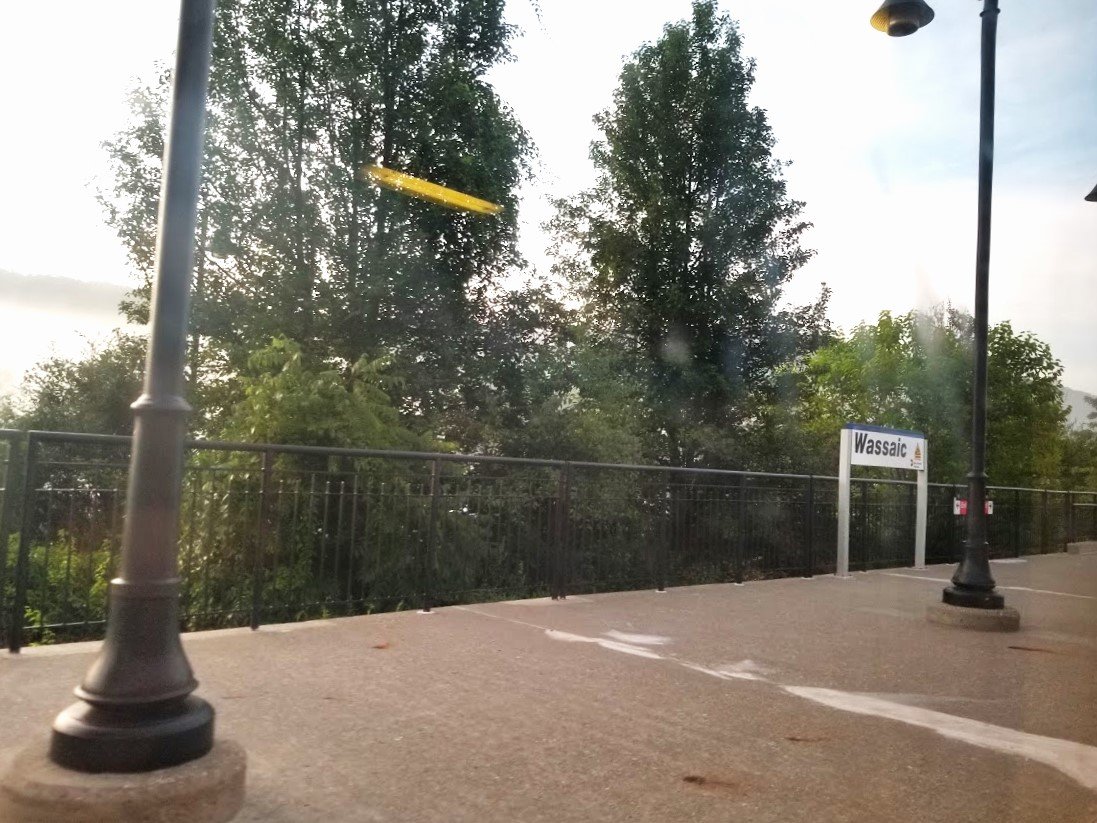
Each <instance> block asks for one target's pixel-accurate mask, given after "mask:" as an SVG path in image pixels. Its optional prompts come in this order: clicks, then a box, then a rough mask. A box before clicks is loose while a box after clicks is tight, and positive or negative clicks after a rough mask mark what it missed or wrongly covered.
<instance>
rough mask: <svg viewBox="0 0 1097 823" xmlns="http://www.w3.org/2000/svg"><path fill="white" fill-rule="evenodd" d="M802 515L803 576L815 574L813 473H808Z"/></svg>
mask: <svg viewBox="0 0 1097 823" xmlns="http://www.w3.org/2000/svg"><path fill="white" fill-rule="evenodd" d="M805 506H806V511H805V512H804V517H805V521H806V525H807V547H808V548H807V555H808V556H807V573H806V574H805V575H804V577H813V576H814V575H815V475H814V474H809V475H808V489H807V502H806V504H805Z"/></svg>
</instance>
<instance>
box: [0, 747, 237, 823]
mask: <svg viewBox="0 0 1097 823" xmlns="http://www.w3.org/2000/svg"><path fill="white" fill-rule="evenodd" d="M246 771H247V757H246V755H245V754H244V750H243V748H242V747H240V746H239V745H238V744H236V743H233V742H232V741H227V740H219V741H217V744H216V745H215V746H214V747H213V749H212V750H211V751H210V752H209V753H208V754H207V755H206V756H205V757H201V758H199V759H198V760H192V761H191V762H189V763H184V764H183V765H182V766H173V767H172V768H169V769H158V770H157V771H152V772H145V773H143V774H88V773H87V772H78V771H72V770H71V769H65V768H62V767H61V766H58V765H57V764H56V763H54V762H53V761H52V760H51V759H50V757H49V755H48V754H47V750H46V745H45V741H42V742H40V743H38V744H37V745H34V746H31V747H29V748H27V749H24V750H23V751H22V752H20V753H19V754H17V755H16V756H15V759H14V761H13V762H12V764H11V767H10V768H9V769H8V770H7V772H6V773H5V774H4V775H3V777H2V778H0V820H3V821H4V823H58V821H65V823H118V821H122V820H124V821H126V823H225V821H228V820H232V818H233V817H235V816H236V814H237V813H238V812H239V811H240V808H241V806H242V805H243V803H244V783H245V776H246Z"/></svg>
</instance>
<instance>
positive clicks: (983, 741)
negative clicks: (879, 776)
mask: <svg viewBox="0 0 1097 823" xmlns="http://www.w3.org/2000/svg"><path fill="white" fill-rule="evenodd" d="M781 688H782V689H783V690H784V691H786V692H788V693H789V694H793V695H796V696H797V697H803V698H806V699H807V700H812V701H814V702H816V703H821V704H823V705H824V706H829V707H830V708H832V709H840V710H841V711H844V712H853V713H854V714H867V715H871V716H873V717H884V718H887V719H888V720H898V721H899V722H901V723H906V724H908V725H911V726H920V727H921V728H923V729H930V730H931V731H935V732H937V734H939V735H941V736H943V737H947V738H949V739H950V740H959V741H961V742H963V743H970V744H971V745H972V746H978V747H980V748H983V749H992V750H994V751H997V752H1002V753H1003V754H1013V755H1018V756H1020V757H1027V758H1028V759H1029V760H1035V761H1037V762H1039V763H1043V764H1045V765H1047V766H1051V767H1052V768H1053V769H1058V770H1059V771H1061V772H1062V773H1063V774H1065V775H1067V776H1068V777H1071V778H1073V779H1074V780H1076V781H1077V782H1078V783H1081V784H1082V785H1083V786H1085V787H1086V788H1087V789H1092V790H1093V791H1097V747H1094V746H1087V745H1085V744H1084V743H1074V742H1073V741H1070V740H1060V739H1058V738H1056V737H1044V736H1043V735H1039V734H1029V733H1028V732H1021V731H1017V730H1016V729H1007V728H1005V727H1003V726H994V725H992V724H990V723H983V722H982V721H980V720H971V719H970V718H967V717H957V716H956V715H954V714H945V713H944V712H935V711H933V710H931V709H922V708H919V707H917V706H906V705H903V704H902V703H893V702H891V701H890V700H881V699H880V698H878V697H874V696H872V695H865V694H852V693H850V692H842V691H837V690H836V689H817V688H810V687H806V686H782V687H781Z"/></svg>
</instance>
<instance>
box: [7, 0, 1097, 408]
mask: <svg viewBox="0 0 1097 823" xmlns="http://www.w3.org/2000/svg"><path fill="white" fill-rule="evenodd" d="M538 5H539V6H540V13H539V14H538V13H537V11H536V10H535V7H534V4H533V3H532V2H531V0H509V3H508V7H507V15H508V19H509V20H510V22H512V23H514V24H515V25H516V26H518V27H519V28H520V29H521V30H522V34H521V35H520V36H519V37H518V38H517V39H516V40H515V42H514V45H513V51H514V60H513V61H512V62H511V63H509V64H507V65H505V66H502V67H498V68H496V69H494V70H493V71H492V73H491V75H490V78H491V80H492V82H493V83H494V84H495V86H496V88H497V89H498V91H499V93H500V95H501V96H502V97H503V98H504V99H505V100H506V101H507V102H508V103H509V104H510V105H511V106H512V107H513V108H514V110H515V112H516V113H517V115H518V117H519V119H520V120H521V121H522V123H523V124H524V125H525V127H526V128H527V130H528V131H529V132H530V134H531V136H532V137H533V140H534V142H535V143H536V144H537V147H538V150H539V164H538V170H537V179H536V180H535V181H534V182H532V183H531V184H530V185H528V186H527V187H526V190H525V192H524V197H523V205H522V211H521V221H522V227H523V229H522V247H523V251H524V253H525V255H526V257H527V259H529V260H530V261H531V263H532V264H533V265H534V266H536V267H538V268H541V269H544V268H545V267H547V263H548V258H547V257H546V254H545V245H546V237H545V235H544V233H543V231H542V230H541V229H540V224H541V223H543V221H544V220H545V219H547V217H548V216H549V215H550V209H549V206H548V203H547V199H548V197H550V196H558V195H568V194H573V193H575V192H577V191H579V190H581V189H582V188H584V187H585V186H587V185H589V183H590V182H591V179H592V177H593V169H592V166H591V163H590V160H589V156H588V151H589V144H590V141H591V140H592V139H593V138H594V137H595V130H594V126H593V125H592V122H591V118H592V116H593V115H594V114H595V113H596V112H598V111H599V110H601V109H603V108H605V107H606V106H607V105H608V104H609V102H610V100H611V96H612V93H613V89H614V87H615V85H616V82H617V76H618V74H619V72H620V69H621V66H622V63H623V60H624V59H625V58H626V57H627V55H628V54H630V53H631V52H632V51H634V50H635V49H636V48H637V47H638V46H639V45H640V44H641V43H643V42H645V41H651V40H654V39H656V38H657V37H658V36H659V34H660V32H661V29H662V26H663V25H664V24H665V23H666V22H668V21H673V20H679V19H682V18H685V17H687V16H688V14H689V2H688V0H597V2H590V0H582V2H580V0H540V3H539V4H538ZM932 5H934V7H935V10H936V12H937V16H936V19H935V20H934V21H933V23H932V24H931V25H930V26H928V27H927V28H926V29H924V30H923V31H920V32H918V33H917V34H916V35H914V36H911V37H907V38H889V37H886V36H884V35H882V34H880V33H879V32H876V31H875V30H873V29H872V28H871V27H870V26H869V24H868V18H869V16H870V15H871V14H872V12H873V11H874V10H875V7H876V5H875V3H874V2H867V3H862V2H859V1H857V2H855V1H854V0H843V1H842V2H840V3H819V2H818V1H817V0H785V2H782V3H774V2H773V0H723V2H722V3H721V6H722V8H723V10H725V11H727V12H728V13H730V14H731V15H732V17H733V18H735V19H737V20H738V21H739V25H740V33H741V35H742V39H743V50H744V52H745V54H746V55H748V56H749V57H751V58H753V59H755V60H756V62H757V82H756V84H755V88H754V91H753V94H752V100H753V102H754V103H755V104H756V105H758V106H760V107H762V108H764V109H766V111H767V113H768V117H769V122H770V124H771V126H772V128H773V131H774V133H775V136H776V138H777V147H776V154H777V156H778V157H780V158H782V159H784V160H787V161H790V162H791V165H790V166H789V167H788V168H787V170H786V176H787V178H788V182H789V191H790V193H791V194H792V196H794V197H795V198H797V199H799V200H803V201H804V202H805V203H806V207H805V216H806V218H807V219H808V220H809V221H811V222H812V223H813V224H814V228H813V229H812V230H811V231H810V232H809V233H808V235H807V236H806V238H805V243H806V245H808V246H809V247H810V248H813V249H815V251H816V256H815V258H814V259H813V260H812V261H811V262H810V263H809V264H808V265H806V266H805V267H804V268H803V269H801V270H800V271H799V272H798V273H797V275H796V276H795V278H794V280H793V281H792V283H791V284H790V286H789V288H788V290H787V293H786V294H787V298H788V300H789V301H790V302H793V303H804V302H807V301H809V300H811V299H813V298H814V297H815V296H816V295H817V294H818V291H819V288H820V284H821V283H823V282H826V283H827V284H828V285H829V286H830V287H831V288H832V289H833V292H834V295H833V298H832V302H831V317H832V319H833V320H834V321H835V322H836V323H837V324H838V325H839V326H840V327H842V328H843V329H846V330H848V329H850V328H851V327H853V326H854V325H856V324H857V323H859V322H863V321H872V320H873V319H874V318H875V317H876V315H877V314H878V313H879V312H880V311H882V310H891V311H893V312H905V311H908V310H910V309H912V308H922V307H928V306H930V305H933V304H934V303H938V302H942V301H946V300H947V301H951V302H952V303H953V304H954V305H957V306H959V307H962V308H966V309H968V310H970V309H971V307H972V302H973V291H974V260H975V216H976V211H975V209H976V148H977V137H978V94H979V29H980V25H979V14H978V12H979V5H978V4H977V3H974V2H970V0H935V1H934V2H933V3H932ZM1002 6H1003V10H1002V14H1001V17H1000V21H999V43H998V117H997V133H996V156H995V189H994V211H993V221H994V222H993V233H992V251H991V286H990V317H991V322H998V321H1002V320H1010V321H1011V322H1012V323H1013V325H1014V328H1015V329H1018V330H1026V331H1031V332H1033V333H1035V334H1036V335H1038V336H1039V337H1040V338H1041V339H1043V340H1045V341H1046V342H1048V343H1049V344H1050V345H1051V347H1052V350H1053V352H1054V353H1055V355H1056V356H1057V357H1059V359H1060V360H1061V361H1062V363H1063V366H1064V370H1065V374H1064V383H1065V384H1066V385H1068V386H1073V387H1075V388H1078V389H1082V390H1085V391H1089V392H1091V393H1097V358H1095V357H1093V356H1092V353H1093V351H1094V349H1095V348H1097V347H1095V345H1094V344H1095V342H1097V333H1095V331H1094V329H1095V323H1094V321H1095V315H1097V205H1095V204H1092V203H1086V202H1084V201H1083V199H1082V198H1083V195H1085V194H1086V193H1087V192H1088V191H1089V190H1090V189H1091V188H1093V186H1094V185H1095V184H1097V50H1095V49H1093V47H1092V44H1093V43H1095V42H1097V3H1094V2H1093V0H1041V2H1038V3H1036V2H1019V0H1002ZM177 10H178V7H177V5H176V4H174V3H171V2H157V3H151V2H148V0H111V2H109V3H95V4H90V3H86V2H78V1H77V0H58V2H55V3H49V4H39V3H18V4H16V3H11V4H4V6H3V7H2V8H0V78H3V80H0V111H4V112H5V113H6V114H7V117H6V118H5V120H6V122H5V125H4V126H3V128H2V129H0V158H3V159H2V166H0V175H2V176H0V180H2V181H3V182H2V186H0V269H5V270H10V271H15V272H20V273H23V274H31V275H54V276H65V277H72V278H78V279H83V280H92V281H104V282H107V283H111V284H115V285H127V284H129V283H131V282H133V280H132V275H131V270H130V267H129V265H128V263H127V261H126V258H125V253H124V250H123V249H122V246H121V244H120V243H119V242H118V240H117V239H116V238H115V237H114V235H113V233H112V232H111V231H110V230H109V229H108V228H106V227H105V226H104V225H103V221H102V211H101V209H100V207H99V206H98V204H97V203H96V200H95V191H96V188H97V187H98V186H103V185H105V183H106V180H107V177H108V171H109V170H108V169H107V166H106V160H105V153H104V152H103V150H102V148H101V147H100V144H101V142H102V141H103V140H105V139H107V138H109V137H110V136H111V134H112V133H114V132H115V131H116V130H117V129H119V128H120V127H121V125H122V124H123V123H124V122H125V121H126V118H127V106H126V95H127V93H128V91H129V90H130V89H131V88H132V87H133V86H134V84H135V83H136V82H137V81H138V80H139V79H141V78H148V77H151V76H152V73H153V72H154V70H155V66H156V64H157V62H158V61H159V62H161V63H170V60H171V53H172V50H173V48H174V40H175V25H176V16H177ZM47 44H48V45H47ZM111 320H112V318H106V317H103V316H102V315H95V316H94V317H93V316H91V315H88V316H85V317H80V316H79V315H78V314H73V313H72V312H71V311H65V312H60V311H57V312H51V310H50V308H49V307H48V306H47V307H38V308H37V309H35V310H34V311H24V310H22V309H19V310H16V309H14V308H13V307H12V306H10V305H9V306H6V307H4V306H0V381H2V380H3V378H4V376H5V375H7V377H8V378H9V379H11V378H12V377H13V376H14V375H17V374H18V373H19V372H20V371H21V370H22V369H23V368H26V367H28V366H29V365H30V364H31V363H33V362H34V360H35V359H37V358H38V357H40V356H42V355H43V354H44V353H46V352H47V351H48V350H49V349H50V347H51V346H52V347H54V349H55V350H57V351H59V352H61V353H64V354H75V353H76V352H77V351H79V349H80V346H81V345H82V342H81V337H80V335H81V334H85V335H89V334H90V335H92V336H94V335H95V333H96V332H97V331H99V330H103V329H105V328H106V327H107V326H108V325H109V323H110V322H111ZM2 390H3V388H2V387H0V391H2Z"/></svg>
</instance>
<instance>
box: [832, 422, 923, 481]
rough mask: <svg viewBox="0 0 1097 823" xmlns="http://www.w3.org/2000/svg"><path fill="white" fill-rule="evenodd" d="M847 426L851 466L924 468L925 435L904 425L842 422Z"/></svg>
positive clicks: (920, 469) (921, 469) (915, 469)
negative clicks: (905, 427) (897, 426)
mask: <svg viewBox="0 0 1097 823" xmlns="http://www.w3.org/2000/svg"><path fill="white" fill-rule="evenodd" d="M845 428H847V429H849V430H850V441H851V442H850V454H849V457H850V462H851V463H853V465H855V466H883V467H885V468H889V469H911V470H914V471H924V470H925V467H926V460H925V457H926V436H925V435H924V434H922V433H921V432H912V431H906V430H905V429H886V428H884V427H883V426H869V425H865V424H863V423H846V425H845Z"/></svg>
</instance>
